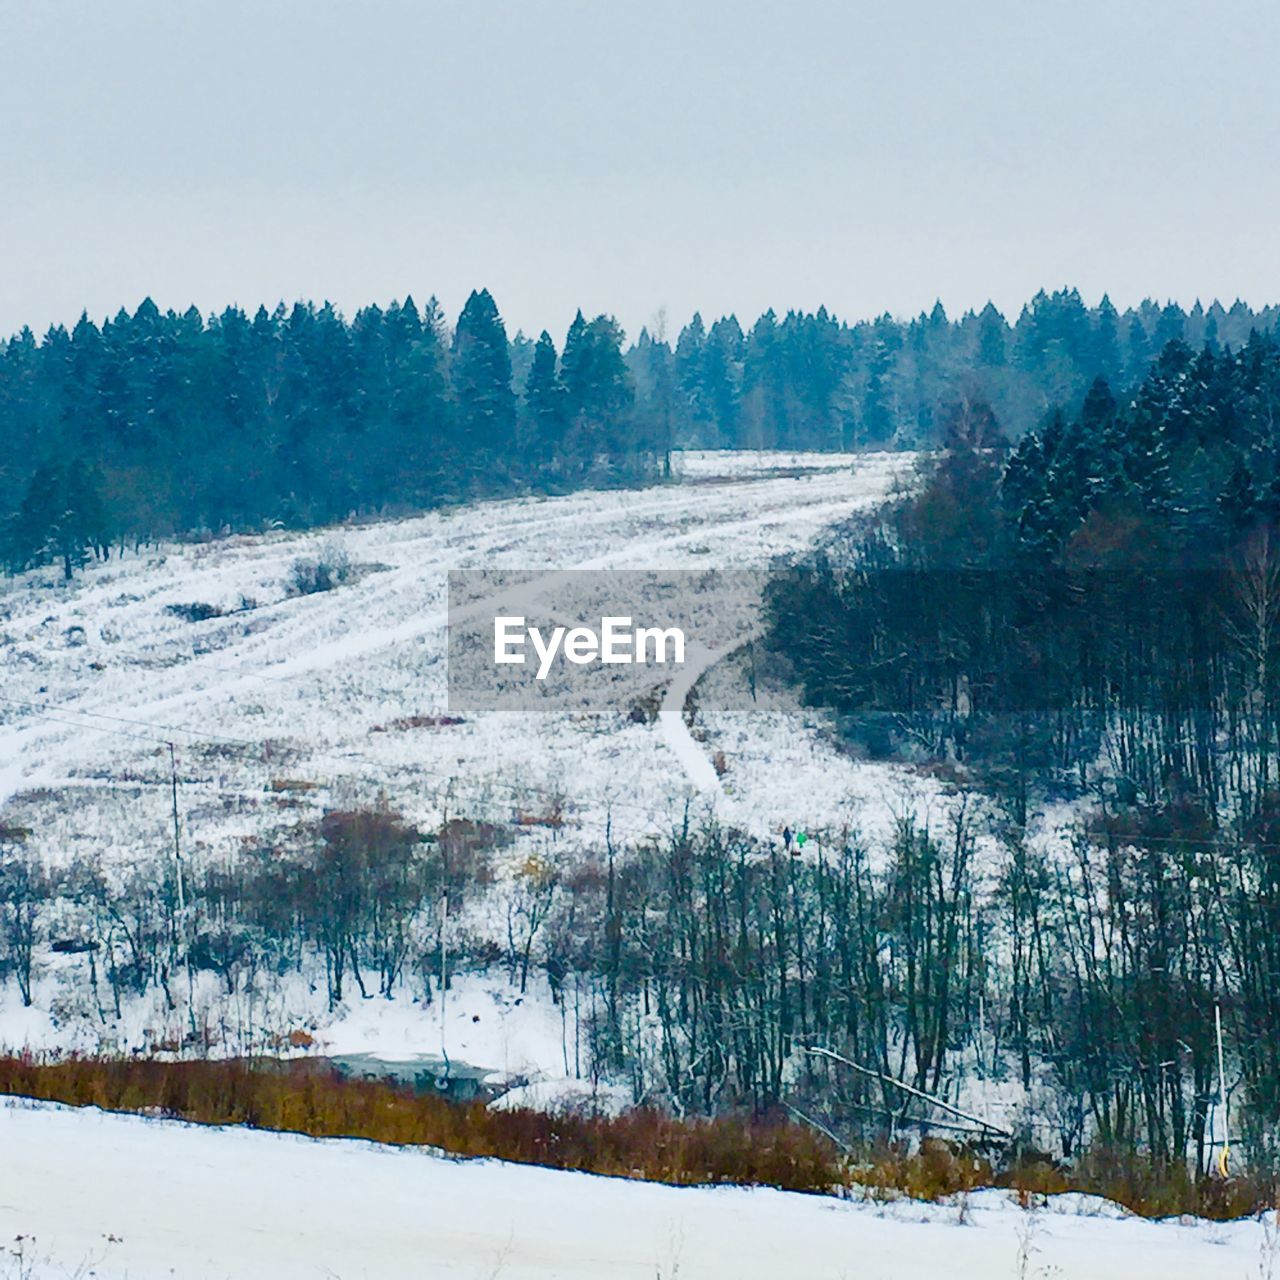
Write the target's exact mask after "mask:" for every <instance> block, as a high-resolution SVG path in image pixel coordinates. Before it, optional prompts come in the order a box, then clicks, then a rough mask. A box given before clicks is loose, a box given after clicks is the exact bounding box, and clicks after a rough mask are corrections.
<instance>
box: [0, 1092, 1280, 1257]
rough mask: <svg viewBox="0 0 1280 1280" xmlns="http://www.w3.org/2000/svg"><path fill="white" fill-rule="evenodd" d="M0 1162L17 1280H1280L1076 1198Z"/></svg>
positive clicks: (26, 1140) (243, 1152) (122, 1150)
mask: <svg viewBox="0 0 1280 1280" xmlns="http://www.w3.org/2000/svg"><path fill="white" fill-rule="evenodd" d="M0 1152H3V1159H2V1160H0V1241H3V1243H4V1245H5V1246H6V1247H7V1248H8V1249H10V1250H12V1249H14V1248H21V1249H23V1250H25V1258H26V1259H27V1260H34V1265H33V1266H32V1267H31V1268H30V1269H20V1267H19V1264H18V1263H17V1262H16V1261H15V1260H13V1259H7V1260H6V1259H2V1258H0V1276H5V1275H13V1276H19V1275H20V1276H23V1277H30V1280H52V1278H53V1277H60V1278H62V1277H66V1276H71V1275H87V1274H92V1275H94V1276H98V1277H104V1278H106V1277H110V1278H112V1280H116V1278H123V1277H126V1276H127V1277H129V1280H159V1277H169V1276H174V1275H177V1276H181V1277H183V1280H224V1278H226V1277H234V1278H235V1280H256V1278H258V1277H261V1278H262V1280H268V1278H269V1280H304V1278H305V1280H316V1278H319V1277H338V1278H339V1280H401V1278H403V1280H409V1278H410V1277H412V1280H436V1278H437V1277H440V1278H444V1277H466V1278H467V1280H472V1278H474V1280H488V1278H495V1280H496V1278H498V1277H501V1280H551V1278H552V1277H557V1278H562V1280H571V1278H581V1280H606V1278H608V1280H613V1278H614V1277H617V1278H618V1280H626V1278H627V1277H634V1280H655V1277H660V1278H661V1280H671V1278H672V1277H676V1276H679V1277H680V1278H681V1280H730V1278H733V1280H755V1278H757V1277H758V1278H759V1280H792V1278H793V1277H794V1278H795V1280H800V1278H801V1277H803V1278H804V1280H841V1278H842V1277H845V1278H848V1280H854V1278H856V1280H939V1278H941V1277H946V1280H980V1278H981V1280H989V1278H991V1277H1002V1276H1011V1277H1020V1276H1022V1277H1027V1278H1028V1280H1029V1278H1030V1277H1041V1278H1042V1280H1047V1278H1048V1277H1054V1278H1055V1280H1147V1278H1150V1280H1157V1278H1159V1280H1201V1278H1202V1277H1204V1276H1220V1277H1224V1278H1229V1280H1245V1278H1246V1277H1250V1276H1252V1277H1257V1276H1259V1275H1262V1276H1267V1275H1270V1274H1271V1272H1270V1271H1268V1270H1267V1269H1266V1264H1267V1261H1268V1251H1267V1248H1266V1240H1267V1234H1268V1233H1266V1232H1265V1231H1264V1229H1263V1227H1262V1226H1260V1224H1258V1223H1256V1222H1240V1223H1233V1224H1229V1225H1226V1226H1218V1225H1213V1224H1208V1223H1174V1222H1165V1223H1151V1222H1145V1221H1142V1220H1138V1219H1134V1218H1129V1217H1126V1216H1124V1215H1123V1214H1121V1212H1120V1211H1119V1210H1117V1209H1116V1208H1115V1207H1114V1206H1111V1205H1107V1204H1105V1203H1103V1202H1099V1201H1089V1200H1084V1199H1082V1198H1079V1197H1061V1198H1059V1199H1057V1200H1055V1201H1053V1202H1051V1203H1050V1205H1049V1206H1048V1207H1047V1208H1045V1209H1043V1210H1041V1211H1039V1212H1037V1213H1035V1214H1028V1213H1027V1212H1026V1211H1024V1210H1022V1209H1019V1208H1018V1207H1017V1205H1016V1204H1014V1203H1012V1202H1011V1201H1010V1200H1009V1199H1008V1198H1007V1197H1006V1196H1005V1195H1004V1194H1003V1193H998V1192H983V1193H979V1194H977V1195H974V1196H972V1197H971V1198H970V1202H969V1205H968V1209H967V1215H966V1216H967V1221H966V1222H963V1223H962V1222H959V1221H958V1218H959V1217H960V1214H959V1210H958V1209H957V1208H956V1207H945V1206H930V1205H922V1204H918V1203H912V1202H903V1203H899V1204H896V1205H892V1206H887V1207H886V1206H876V1205H872V1204H865V1203H855V1202H845V1201H840V1200H835V1199H827V1198H825V1197H819V1196H801V1195H795V1194H788V1193H784V1192H778V1191H772V1190H759V1189H757V1190H746V1189H739V1188H720V1189H676V1188H670V1187H662V1186H656V1185H652V1184H644V1183H637V1182H627V1181H622V1180H616V1179H608V1178H597V1177H590V1176H587V1175H583V1174H573V1173H561V1172H556V1171H553V1170H548V1169H540V1168H532V1167H524V1166H519V1165H509V1164H501V1163H498V1162H494V1161H474V1162H459V1161H453V1160H447V1159H441V1158H438V1157H435V1156H432V1155H430V1154H428V1153H427V1152H424V1151H421V1150H404V1149H399V1150H398V1149H395V1148H385V1147H377V1146H374V1145H372V1144H368V1143H363V1142H352V1141H327V1142H315V1141H311V1140H309V1139H305V1138H298V1137H293V1136H289V1135H278V1134H268V1133H256V1132H252V1131H248V1130H237V1129H201V1128H194V1127H188V1126H184V1125H180V1124H175V1123H170V1122H165V1121H159V1120H151V1119H142V1118H138V1117H126V1116H118V1115H108V1114H104V1113H102V1112H97V1111H89V1110H85V1111H73V1110H69V1109H64V1108H60V1107H50V1106H44V1105H40V1106H30V1105H28V1104H25V1103H23V1102H21V1101H14V1100H7V1101H5V1102H4V1103H0ZM18 1236H22V1237H24V1240H23V1241H22V1243H21V1245H19V1246H15V1245H14V1244H13V1243H12V1242H13V1241H14V1239H15V1237H18ZM1023 1249H1026V1250H1027V1252H1028V1256H1027V1265H1026V1267H1025V1268H1022V1267H1020V1262H1019V1253H1020V1251H1021V1250H1023ZM1269 1256H1270V1261H1271V1262H1272V1263H1274V1262H1275V1261H1276V1258H1275V1254H1274V1252H1271V1253H1270V1255H1269ZM6 1261H8V1262H9V1263H10V1265H9V1267H8V1270H6V1267H5V1262H6Z"/></svg>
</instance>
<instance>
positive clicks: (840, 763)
mask: <svg viewBox="0 0 1280 1280" xmlns="http://www.w3.org/2000/svg"><path fill="white" fill-rule="evenodd" d="M911 466H912V459H911V458H910V457H909V456H906V455H902V454H896V455H894V454H882V455H862V456H859V457H845V456H839V455H829V454H820V455H806V454H752V455H736V454H726V453H709V454H686V455H683V456H678V458H677V464H676V470H677V473H678V474H679V475H680V476H682V477H683V478H684V483H680V484H677V485H672V486H662V487H658V488H653V489H648V490H639V491H622V492H609V493H582V494H575V495H572V496H569V497H564V498H558V499H546V500H527V501H515V502H500V503H487V504H480V505H476V506H473V507H468V508H463V509H460V510H458V511H453V512H441V513H436V514H432V515H428V516H423V517H420V518H416V519H408V520H397V521H391V522H386V523H381V524H373V525H368V526H361V527H354V528H348V529H342V530H330V531H320V532H313V533H305V534H296V533H278V534H272V535H265V536H261V537H242V538H229V539H226V540H223V541H219V542H213V543H208V544H202V545H182V546H165V547H163V548H161V549H159V550H155V549H151V550H144V551H143V552H142V553H140V554H127V555H125V556H124V557H123V558H113V559H112V560H110V561H109V562H108V563H106V564H97V565H91V566H90V567H88V568H87V570H86V571H85V572H84V573H83V574H81V575H79V576H78V577H77V578H76V579H75V580H74V581H73V582H71V583H70V584H64V583H62V582H61V580H60V578H59V576H58V575H57V574H56V573H55V572H52V571H50V572H46V573H43V574H39V573H37V574H29V575H26V576H25V577H23V578H19V579H17V580H12V581H10V582H8V583H5V584H4V585H3V586H0V665H2V666H3V671H4V681H3V687H2V688H0V825H3V826H6V827H7V828H9V829H16V830H18V831H21V832H23V833H26V834H25V840H24V846H25V848H26V849H27V850H28V851H29V853H30V855H31V856H32V857H34V858H35V859H37V860H38V861H40V862H42V863H43V864H45V865H48V866H51V867H54V868H57V867H60V866H61V867H65V866H69V865H70V864H72V863H73V862H75V861H76V860H79V861H80V862H81V863H82V864H85V863H88V864H91V865H93V866H102V867H105V868H106V869H107V870H108V873H109V874H112V875H115V876H125V875H132V874H135V873H136V874H139V875H141V876H143V877H144V879H146V880H147V882H148V883H152V884H154V883H155V880H156V879H157V877H158V876H159V874H160V873H159V872H158V871H157V870H156V868H157V867H158V866H161V865H163V863H164V861H165V859H167V858H168V857H169V856H170V852H171V850H172V841H173V795H172V792H171V771H170V756H169V747H168V746H167V745H166V744H167V743H169V742H172V743H173V744H174V750H175V762H176V771H177V777H178V788H177V804H178V822H179V828H180V838H181V841H182V846H183V849H184V856H185V857H186V859H187V860H188V862H189V863H190V864H191V865H193V866H195V867H199V866H202V865H208V864H211V863H213V862H225V863H226V865H228V866H234V865H235V861H236V859H237V858H238V857H239V856H241V854H242V851H243V850H244V849H246V848H251V847H253V846H255V845H256V846H266V847H271V846H273V845H276V844H278V843H279V842H281V841H284V840H287V839H288V837H289V835H290V833H291V832H293V831H295V830H296V829H297V828H298V827H299V826H300V824H303V823H306V822H310V821H312V820H314V819H315V818H316V817H317V816H318V815H319V814H320V813H322V812H323V811H324V810H325V809H327V808H334V807H347V808H351V807H355V806H358V805H367V804H371V803H374V802H376V801H377V800H378V799H380V798H382V797H386V798H387V800H388V801H389V802H390V803H391V804H392V805H394V806H395V807H396V808H397V809H398V810H399V811H401V812H403V813H404V814H405V815H406V817H407V818H408V819H409V820H411V821H414V822H417V823H419V824H420V825H421V826H422V827H423V829H427V830H430V829H433V828H435V827H437V826H438V825H439V824H440V823H441V822H442V821H443V820H444V819H445V818H446V817H454V816H459V815H461V816H466V817H470V818H476V819H481V820H484V821H488V822H491V823H494V824H498V825H501V826H502V827H504V828H506V829H510V830H512V831H514V832H515V833H516V835H517V839H516V844H515V847H514V849H513V850H512V853H511V856H510V858H509V859H508V863H509V865H515V864H516V863H518V861H519V859H520V858H522V857H524V856H527V853H528V851H529V850H533V851H535V852H536V851H537V850H539V849H545V848H547V847H548V846H551V845H554V846H555V847H556V849H558V850H561V851H564V850H566V849H567V850H573V849H577V848H582V847H599V845H600V844H601V843H602V842H603V839H604V835H605V830H606V825H608V829H609V830H610V831H611V833H612V838H613V839H614V840H615V841H616V842H618V843H619V844H621V845H623V846H625V845H627V844H628V843H631V842H634V841H636V840H637V839H640V838H642V837H643V836H645V835H646V834H649V833H654V832H659V833H660V832H663V831H669V830H670V829H672V827H673V826H674V825H676V824H677V823H678V822H679V821H680V819H681V816H682V814H683V813H684V812H685V810H686V807H688V808H689V811H690V812H691V813H692V814H693V815H694V816H695V818H696V817H699V816H702V815H705V814H707V813H710V812H712V811H715V812H717V813H718V814H719V815H720V816H721V817H722V818H724V819H726V820H729V821H732V822H733V823H735V824H738V825H740V826H742V827H743V828H745V829H750V830H752V831H754V832H755V833H756V834H759V835H762V836H772V837H773V838H776V837H777V834H778V833H779V832H780V831H781V829H782V827H783V826H784V825H785V824H787V823H790V824H791V825H792V826H793V827H801V826H807V827H808V828H809V829H810V830H817V829H819V828H820V827H822V826H831V827H834V826H837V825H838V824H841V823H849V824H852V825H855V826H857V827H859V828H860V829H862V830H864V831H866V830H871V829H874V828H875V827H876V826H877V825H879V826H882V827H883V826H884V825H885V824H886V823H888V822H891V821H892V818H893V815H894V814H895V813H897V812H900V811H902V810H904V809H906V808H909V807H912V806H914V807H916V808H917V809H919V808H920V807H921V806H924V808H926V809H927V807H928V805H929V804H930V803H931V800H930V797H936V796H937V795H938V794H939V793H940V788H939V787H938V786H937V785H936V784H933V783H930V782H929V781H928V780H924V779H920V778H918V777H913V776H912V775H910V774H909V773H908V771H906V770H903V769H901V768H900V767H897V766H888V765H868V764H862V763H859V762H856V761H853V760H850V759H849V758H847V757H846V756H843V755H841V754H839V753H838V752H836V751H835V750H834V749H833V748H832V747H831V746H830V745H829V743H828V742H827V740H826V739H825V737H824V735H823V733H822V731H821V726H820V724H818V723H816V722H815V721H814V720H813V718H812V717H811V715H810V714H809V713H807V712H804V711H803V710H802V709H801V708H800V707H798V705H797V704H796V703H795V701H794V700H793V699H789V698H786V697H783V696H781V695H777V694H771V695H764V694H762V700H761V702H760V704H759V706H758V707H757V708H756V709H754V710H753V711H752V712H751V713H749V714H748V713H744V712H741V711H738V712H734V711H731V710H727V709H724V708H719V709H716V708H713V707H707V708H705V709H704V711H703V712H702V713H701V715H700V717H699V719H698V720H697V721H696V722H695V724H694V727H693V729H692V730H691V729H690V727H689V726H688V725H686V723H685V720H684V717H683V714H682V712H683V710H684V699H685V696H686V694H688V693H689V691H690V690H691V689H692V688H693V687H694V685H695V683H697V681H698V680H699V679H702V680H707V681H711V680H716V679H721V678H724V677H723V676H722V674H721V673H720V672H719V671H718V669H717V667H716V661H715V660H716V658H717V657H718V656H719V655H717V654H715V653H709V654H706V655H703V658H702V660H701V661H699V662H698V663H697V664H694V663H691V664H690V666H689V668H688V669H687V670H686V671H684V672H682V674H681V676H680V678H679V679H678V680H677V681H675V682H673V684H672V686H671V689H670V691H669V693H668V695H667V700H666V703H665V704H664V708H663V713H662V714H661V715H659V716H658V717H656V719H655V720H654V722H653V723H652V724H647V723H633V722H631V721H630V720H628V719H626V718H624V717H622V716H614V717H612V718H605V717H594V718H583V717H578V716H570V715H560V716H558V717H554V718H553V717H539V718H537V719H536V720H530V719H527V718H524V717H520V716H515V715H512V714H510V713H502V714H497V713H494V714H487V715H479V716H472V717H467V718H465V719H463V720H462V721H461V722H460V723H453V722H451V718H450V717H445V716H444V715H443V713H444V712H445V710H446V689H445V659H444V649H445V610H446V599H445V584H446V573H447V571H448V570H450V569H453V568H463V567H477V566H483V567H489V568H492V567H495V566H510V567H518V568H520V569H524V570H528V569H534V570H546V571H547V573H548V575H550V574H551V573H552V572H554V571H558V570H562V569H568V568H588V567H591V568H660V567H663V568H682V567H690V566H699V567H759V566H764V565H766V564H768V563H769V562H770V561H771V559H772V558H773V557H775V556H778V555H783V556H786V555H792V554H795V553H797V552H800V551H802V550H803V549H804V548H805V547H806V546H808V545H809V544H810V543H811V542H812V540H813V539H814V537H815V536H816V535H818V534H819V532H820V531H821V530H822V529H823V528H824V527H826V526H827V525H828V524H829V523H830V522H832V521H834V520H837V519H840V518H841V517H844V516H847V515H849V514H851V513H853V512H856V511H860V510H867V509H869V508H871V507H874V506H875V505H877V504H879V503H880V502H881V501H882V500H883V499H884V498H885V496H886V495H887V494H888V493H889V492H890V491H891V490H892V488H893V487H894V485H895V484H896V483H897V482H898V481H899V479H900V478H903V477H905V476H907V475H909V473H910V470H911ZM334 554H340V555H342V556H345V557H346V558H347V559H348V560H349V562H350V563H351V565H352V566H353V572H352V575H351V579H350V580H349V581H347V582H345V583H344V584H342V585H340V586H339V587H337V588H335V589H333V590H330V591H324V592H318V593H315V594H310V595H300V594H297V593H296V591H294V590H293V589H292V587H291V577H292V575H293V573H294V568H295V566H296V565H298V564H299V562H302V563H307V562H314V561H315V559H317V558H319V557H322V556H332V555H334ZM713 761H716V762H717V764H718V766H719V771H718V770H717V768H716V767H713ZM721 775H723V776H721ZM552 815H554V816H555V819H556V821H555V823H554V825H550V824H549V823H548V821H547V819H548V818H550V817H551V816H552ZM924 816H928V815H927V813H926V814H925V815H924ZM509 909H510V900H509V898H507V899H505V900H504V899H503V897H502V895H501V894H494V895H490V901H488V902H487V903H481V904H479V905H478V906H477V907H476V908H474V910H473V914H477V913H478V916H477V918H474V919H472V920H470V921H467V922H463V923H464V924H465V926H466V927H468V928H470V929H472V931H473V933H474V934H476V935H480V936H488V937H491V938H494V939H495V940H497V941H502V940H504V939H505V936H506V929H507V924H506V920H505V913H506V912H507V911H508V910H509ZM51 927H56V925H51ZM84 968H85V965H84V962H83V960H82V958H81V957H78V956H75V955H71V956H57V955H53V954H50V953H48V952H47V951H43V952H42V953H41V955H40V956H39V957H38V959H37V963H36V966H35V999H34V1003H33V1005H32V1006H31V1007H29V1008H27V1007H23V1006H22V1004H21V1002H20V1000H19V992H18V990H17V987H16V986H15V985H14V984H13V983H12V982H9V983H3V984H0V1045H4V1046H9V1047H13V1048H23V1047H28V1048H32V1049H38V1050H45V1051H48V1050H55V1049H60V1048H61V1049H70V1048H74V1049H77V1050H79V1051H83V1052H94V1051H108V1052H111V1051H126V1050H130V1049H135V1048H140V1047H144V1048H145V1047H150V1046H154V1045H156V1044H159V1043H162V1042H166V1041H171V1040H172V1039H173V1036H174V1035H175V1034H180V1027H181V1022H182V1017H183V1015H182V1013H181V1011H178V1010H175V1009H174V1008H173V1005H172V1003H171V1002H169V1001H167V999H165V998H163V997H162V993H161V992H160V991H159V990H156V989H154V988H153V989H152V991H150V992H148V993H147V994H146V995H145V996H143V997H138V998H134V997H127V998H125V999H124V1000H123V1003H122V1005H121V1007H120V1008H119V1009H117V1010H111V1009H108V1010H106V1011H105V1012H104V1010H103V1009H102V1007H101V1004H100V1003H95V1002H94V1001H92V1000H89V999H88V997H87V995H86V993H85V974H84ZM457 982H458V984H459V985H458V990H457V994H456V996H455V998H454V999H453V1003H452V1005H451V1006H450V1008H449V1009H448V1011H447V1013H446V1014H445V1021H444V1023H443V1025H442V1024H441V1023H440V1021H439V1017H440V1014H439V1011H438V1010H435V1009H433V1010H432V1011H431V1012H430V1014H429V1015H428V1014H425V1013H424V1010H423V1008H422V1007H421V1006H420V1005H419V1003H418V1001H417V999H416V998H414V997H411V996H410V994H409V993H408V992H406V991H398V992H397V994H396V996H395V998H394V999H388V1000H379V1001H377V1002H370V1003H365V1002H360V1001H357V1002H355V1004H353V1005H351V1006H350V1007H347V1008H343V1009H339V1010H338V1011H336V1012H330V1011H329V1010H328V1009H327V1008H326V1004H325V999H324V993H323V991H322V990H317V983H316V981H315V980H313V979H311V978H308V977H306V976H304V975H299V974H297V973H293V974H288V973H286V974H282V975H278V976H276V977H275V978H274V979H273V980H272V981H271V983H270V984H266V983H265V982H263V983H259V984H258V985H257V986H256V988H254V989H253V991H252V993H251V995H249V996H246V995H244V994H243V993H237V994H236V995H235V996H234V998H232V997H231V996H229V995H228V994H226V992H225V991H220V988H219V983H218V982H217V980H215V978H214V976H213V975H212V974H211V973H202V974H199V975H198V976H197V980H196V985H195V988H194V991H193V1001H194V1004H195V1005H196V1006H197V1007H198V1008H199V1009H200V1010H201V1011H202V1014H201V1016H202V1017H203V1018H204V1019H206V1020H207V1022H208V1024H209V1026H210V1027H211V1029H212V1030H211V1033H210V1034H211V1036H212V1041H211V1043H212V1045H214V1046H216V1047H217V1048H218V1049H219V1050H220V1051H223V1052H233V1051H236V1050H237V1049H238V1048H242V1047H244V1046H245V1045H246V1044H247V1043H248V1042H249V1040H250V1039H251V1038H252V1036H253V1034H256V1033H255V1032H254V1028H259V1029H262V1030H263V1032H264V1034H268V1035H270V1036H278V1035H280V1034H284V1033H287V1032H289V1031H290V1030H291V1029H294V1028H299V1027H308V1028H309V1029H310V1030H311V1032H313V1033H314V1034H315V1035H316V1038H317V1044H318V1046H319V1047H321V1048H323V1049H325V1050H328V1051H331V1052H353V1051H372V1052H381V1053H387V1054H403V1053H413V1052H438V1051H439V1050H440V1048H441V1045H442V1043H447V1044H448V1046H449V1048H450V1051H451V1052H453V1053H454V1054H456V1055H459V1056H462V1057H463V1058H464V1059H465V1060H467V1061H470V1062H473V1063H476V1064H478V1065H483V1066H486V1067H491V1068H493V1069H495V1070H496V1071H499V1072H501V1073H502V1074H503V1075H504V1076H507V1077H521V1078H523V1077H529V1078H531V1079H534V1080H554V1079H562V1080H566V1081H568V1080H572V1079H574V1078H575V1077H576V1076H577V1075H578V1074H580V1071H581V1069H582V1063H583V1057H582V1053H583V1048H582V1045H581V1043H580V1036H579V1031H578V1027H577V1020H576V1018H575V1019H574V1020H573V1023H572V1024H571V1025H570V1024H567V1023H566V1018H565V1008H564V1005H563V1004H561V1005H560V1006H559V1007H553V1005H552V1002H551V1000H550V998H549V995H548V992H547V990H546V983H545V981H543V980H542V979H541V978H537V977H535V980H534V981H533V982H532V983H531V985H530V987H529V990H528V991H527V992H526V993H523V994H521V993H519V992H518V991H513V990H512V989H511V988H510V987H509V986H508V984H507V979H506V978H505V977H504V976H502V975H494V976H493V977H492V978H490V977H487V976H485V975H477V976H468V975H461V974H460V975H458V978H457Z"/></svg>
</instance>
